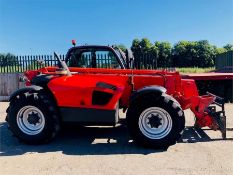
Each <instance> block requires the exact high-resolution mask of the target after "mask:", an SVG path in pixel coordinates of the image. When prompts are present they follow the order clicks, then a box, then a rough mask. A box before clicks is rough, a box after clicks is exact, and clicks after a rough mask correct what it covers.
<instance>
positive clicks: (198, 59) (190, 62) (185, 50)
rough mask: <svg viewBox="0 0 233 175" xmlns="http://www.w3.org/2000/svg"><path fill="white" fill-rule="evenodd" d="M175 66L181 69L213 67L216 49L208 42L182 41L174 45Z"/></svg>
mask: <svg viewBox="0 0 233 175" xmlns="http://www.w3.org/2000/svg"><path fill="white" fill-rule="evenodd" d="M172 54H173V64H174V66H179V67H195V66H196V67H211V66H213V65H214V59H215V56H216V47H215V46H213V45H211V44H209V42H208V41H207V40H201V41H180V42H178V43H177V44H175V45H174V48H173V51H172Z"/></svg>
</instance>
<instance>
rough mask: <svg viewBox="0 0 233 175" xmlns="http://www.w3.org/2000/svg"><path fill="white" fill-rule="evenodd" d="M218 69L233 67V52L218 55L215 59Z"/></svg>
mask: <svg viewBox="0 0 233 175" xmlns="http://www.w3.org/2000/svg"><path fill="white" fill-rule="evenodd" d="M215 66H216V69H222V68H224V67H233V50H232V51H228V52H225V53H222V54H219V55H217V57H216V59H215Z"/></svg>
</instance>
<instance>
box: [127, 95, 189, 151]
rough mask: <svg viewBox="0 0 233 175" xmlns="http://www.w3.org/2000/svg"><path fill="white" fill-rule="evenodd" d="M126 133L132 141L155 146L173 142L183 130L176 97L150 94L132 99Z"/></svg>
mask: <svg viewBox="0 0 233 175" xmlns="http://www.w3.org/2000/svg"><path fill="white" fill-rule="evenodd" d="M127 124H128V128H129V132H130V134H131V136H132V138H133V139H134V140H135V141H136V143H138V144H140V145H143V146H146V147H152V148H156V149H164V148H167V147H169V146H170V145H173V144H175V143H176V142H177V140H178V139H179V138H180V136H181V132H182V131H183V129H184V124H185V119H184V113H183V111H182V109H181V107H180V105H179V104H178V102H177V101H176V100H174V99H173V98H172V97H170V96H168V95H166V94H163V95H161V96H159V97H157V96H155V95H153V94H150V95H146V96H143V97H140V98H138V99H136V100H135V101H134V102H132V104H131V106H130V107H129V109H128V112H127Z"/></svg>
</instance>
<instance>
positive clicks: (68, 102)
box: [25, 67, 215, 128]
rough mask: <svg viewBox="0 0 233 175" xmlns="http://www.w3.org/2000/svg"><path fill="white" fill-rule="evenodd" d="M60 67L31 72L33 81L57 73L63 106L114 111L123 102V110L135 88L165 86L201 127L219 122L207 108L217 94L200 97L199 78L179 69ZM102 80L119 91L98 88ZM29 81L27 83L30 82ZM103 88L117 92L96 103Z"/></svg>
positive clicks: (55, 84) (55, 85)
mask: <svg viewBox="0 0 233 175" xmlns="http://www.w3.org/2000/svg"><path fill="white" fill-rule="evenodd" d="M56 69H57V67H45V68H42V69H39V70H37V71H28V72H26V73H25V75H26V76H27V77H28V79H29V80H31V79H32V77H34V76H35V75H37V74H39V73H43V74H51V75H54V77H53V79H52V80H51V81H50V82H49V83H48V87H49V89H50V90H51V92H52V93H53V95H54V97H55V99H56V101H57V105H58V106H59V107H78V108H94V109H105V110H113V109H115V108H116V105H117V102H118V101H119V103H120V106H121V107H122V108H123V109H127V108H128V107H129V101H130V96H131V95H132V90H133V88H134V90H136V91H137V90H139V89H141V88H143V87H145V86H153V85H156V86H162V87H165V88H166V89H167V92H166V93H167V94H169V95H171V96H173V97H174V98H175V99H176V100H177V101H178V102H179V103H180V105H181V107H182V109H183V110H185V109H188V108H190V109H191V110H192V112H193V113H194V114H195V116H196V117H197V119H198V120H197V121H198V124H199V126H201V127H204V126H208V127H210V128H215V123H214V121H213V119H212V118H211V117H210V116H209V114H208V113H207V112H206V111H205V110H206V108H207V107H208V106H209V105H210V104H211V103H212V102H213V101H214V98H215V97H214V96H211V95H205V96H199V95H198V90H197V87H196V84H195V81H194V80H192V79H182V78H181V76H180V74H179V73H178V72H167V71H161V70H130V69H124V70H122V69H97V68H70V71H71V72H72V75H71V76H66V75H59V76H58V74H56ZM99 82H104V83H107V84H110V85H114V86H115V87H116V90H113V89H109V88H104V87H98V86H97V84H98V83H99ZM29 84H30V83H28V84H27V85H29ZM94 90H95V91H103V92H108V93H111V94H113V98H111V100H110V101H109V102H108V103H107V104H106V105H93V104H92V92H93V91H94Z"/></svg>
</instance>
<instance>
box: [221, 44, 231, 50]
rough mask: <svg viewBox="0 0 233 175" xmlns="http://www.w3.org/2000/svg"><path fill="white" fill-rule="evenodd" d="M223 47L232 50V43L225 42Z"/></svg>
mask: <svg viewBox="0 0 233 175" xmlns="http://www.w3.org/2000/svg"><path fill="white" fill-rule="evenodd" d="M223 48H224V49H226V51H230V50H233V44H226V45H225V46H223Z"/></svg>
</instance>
